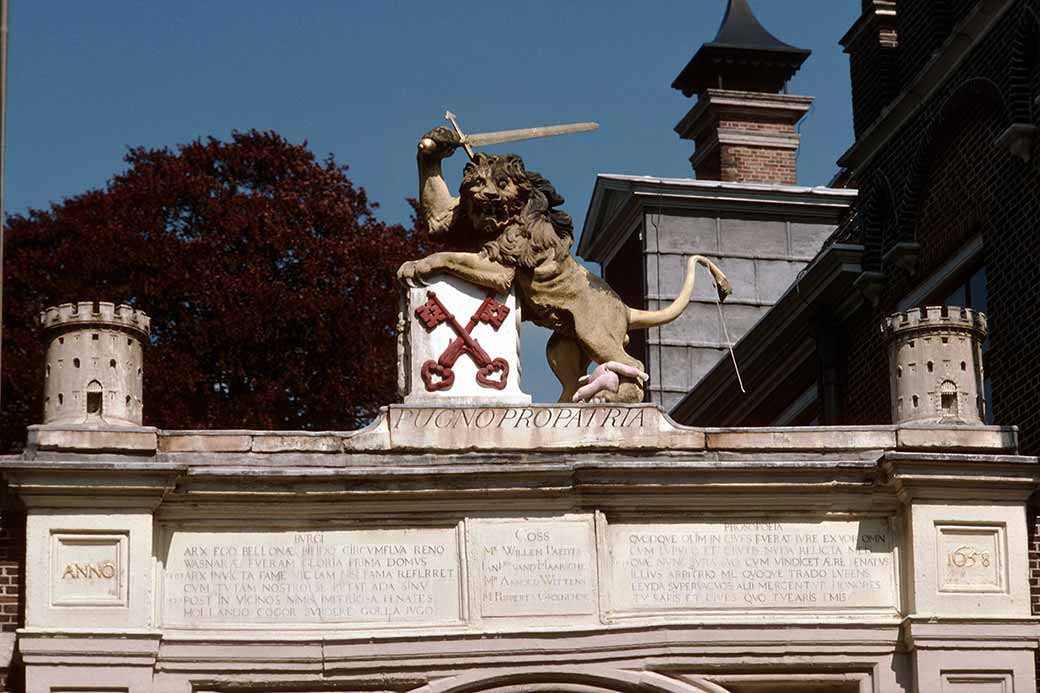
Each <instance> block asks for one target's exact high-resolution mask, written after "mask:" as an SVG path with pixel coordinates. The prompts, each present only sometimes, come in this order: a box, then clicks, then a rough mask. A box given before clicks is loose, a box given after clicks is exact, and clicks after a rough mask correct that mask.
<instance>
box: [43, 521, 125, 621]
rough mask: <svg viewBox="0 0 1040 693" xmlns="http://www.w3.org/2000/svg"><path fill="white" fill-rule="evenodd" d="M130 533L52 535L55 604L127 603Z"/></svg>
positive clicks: (52, 600) (98, 604) (59, 533)
mask: <svg viewBox="0 0 1040 693" xmlns="http://www.w3.org/2000/svg"><path fill="white" fill-rule="evenodd" d="M127 540H128V537H127V535H126V534H81V533H74V532H56V533H54V534H52V535H51V605H52V606H126V605H127V579H126V565H127Z"/></svg>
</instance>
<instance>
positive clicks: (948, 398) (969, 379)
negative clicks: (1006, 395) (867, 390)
mask: <svg viewBox="0 0 1040 693" xmlns="http://www.w3.org/2000/svg"><path fill="white" fill-rule="evenodd" d="M881 330H882V332H883V333H884V335H885V337H886V339H887V340H888V353H889V366H890V371H891V373H890V375H889V381H890V383H891V393H892V423H896V424H898V423H905V422H921V423H926V422H930V423H965V424H979V423H982V422H983V421H984V420H985V411H986V409H985V407H986V405H985V401H984V399H983V395H982V393H983V388H982V342H983V340H985V338H986V316H985V314H984V313H979V312H976V311H973V310H969V309H967V308H957V307H954V306H929V307H928V308H913V309H911V310H908V311H906V312H903V313H896V314H894V315H891V316H889V317H888V318H887V319H886V320H885V322H884V323H883V324H882V326H881Z"/></svg>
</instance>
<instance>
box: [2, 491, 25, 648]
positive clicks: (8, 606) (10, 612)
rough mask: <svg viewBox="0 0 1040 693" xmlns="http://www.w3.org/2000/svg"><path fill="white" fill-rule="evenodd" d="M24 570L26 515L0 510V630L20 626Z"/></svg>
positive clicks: (21, 623) (12, 629) (6, 630)
mask: <svg viewBox="0 0 1040 693" xmlns="http://www.w3.org/2000/svg"><path fill="white" fill-rule="evenodd" d="M24 567H25V514H24V513H21V512H17V511H7V510H0V630H3V632H5V633H8V632H12V631H14V630H15V629H17V628H20V627H21V626H22V625H23V620H22V619H23V609H22V604H23V602H22V596H23V589H22V571H23V569H24Z"/></svg>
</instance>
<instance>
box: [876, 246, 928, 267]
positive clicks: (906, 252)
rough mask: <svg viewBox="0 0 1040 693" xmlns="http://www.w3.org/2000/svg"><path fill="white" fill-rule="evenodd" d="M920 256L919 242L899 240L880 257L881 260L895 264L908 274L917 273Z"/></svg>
mask: <svg viewBox="0 0 1040 693" xmlns="http://www.w3.org/2000/svg"><path fill="white" fill-rule="evenodd" d="M920 257H921V244H920V243H916V242H909V241H900V242H899V243H896V244H895V245H893V246H892V247H891V248H889V249H888V252H887V253H885V254H884V256H883V257H882V262H884V263H885V264H891V265H895V266H896V267H899V268H901V269H903V270H905V271H907V272H909V273H910V274H917V263H918V260H919V259H920Z"/></svg>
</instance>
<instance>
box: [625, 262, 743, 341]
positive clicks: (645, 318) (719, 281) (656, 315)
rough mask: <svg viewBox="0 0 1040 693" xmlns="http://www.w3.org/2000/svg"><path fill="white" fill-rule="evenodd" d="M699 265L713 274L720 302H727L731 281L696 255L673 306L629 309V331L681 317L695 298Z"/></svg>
mask: <svg viewBox="0 0 1040 693" xmlns="http://www.w3.org/2000/svg"><path fill="white" fill-rule="evenodd" d="M698 263H700V264H702V265H704V266H705V267H707V268H708V271H709V272H711V276H712V279H714V280H715V285H716V288H717V289H718V291H719V300H720V301H725V300H726V297H727V296H729V295H730V294H731V293H732V292H733V288H732V287H731V286H730V283H729V280H728V279H726V275H725V274H723V273H722V270H720V269H719V268H718V267H717V266H716V265H715V263H714V262H712V261H711V260H709V259H708V258H706V257H702V256H700V255H694V256H693V257H691V258H690V261H689V262H688V263H687V265H686V279H685V280H684V281H683V285H682V289H681V290H680V291H679V295H678V296H677V297H676V299H675V300H674V301H672V304H671V305H670V306H668V307H667V308H662V309H660V310H638V309H636V308H629V309H628V329H630V330H641V329H646V328H648V327H657V326H658V325H664V324H667V323H670V322H671V321H672V320H675V319H676V318H677V317H679V316H680V315H681V314H682V312H683V310H685V309H686V306H687V305H688V304H689V302H690V297H691V296H693V285H694V282H695V281H696V280H697V275H696V273H695V271H694V270H695V269H696V267H697V264H698Z"/></svg>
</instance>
